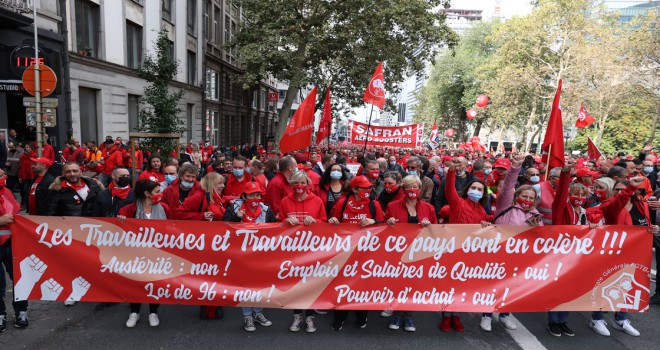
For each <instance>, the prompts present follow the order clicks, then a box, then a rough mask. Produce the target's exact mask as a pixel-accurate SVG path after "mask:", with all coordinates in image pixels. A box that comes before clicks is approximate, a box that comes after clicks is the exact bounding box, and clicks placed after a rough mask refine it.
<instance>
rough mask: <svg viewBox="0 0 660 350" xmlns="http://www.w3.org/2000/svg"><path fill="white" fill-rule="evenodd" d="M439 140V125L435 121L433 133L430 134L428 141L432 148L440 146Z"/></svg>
mask: <svg viewBox="0 0 660 350" xmlns="http://www.w3.org/2000/svg"><path fill="white" fill-rule="evenodd" d="M438 141H439V137H438V125H437V124H436V123H435V122H433V128H431V134H430V135H429V142H428V144H429V147H431V149H434V148H436V147H438V144H439V142H438Z"/></svg>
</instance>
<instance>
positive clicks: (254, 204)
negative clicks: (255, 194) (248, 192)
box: [245, 198, 261, 210]
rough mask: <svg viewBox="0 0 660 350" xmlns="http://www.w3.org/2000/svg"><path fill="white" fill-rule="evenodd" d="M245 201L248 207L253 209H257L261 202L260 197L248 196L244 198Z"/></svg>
mask: <svg viewBox="0 0 660 350" xmlns="http://www.w3.org/2000/svg"><path fill="white" fill-rule="evenodd" d="M245 202H246V203H247V206H248V208H250V209H252V210H254V209H257V208H258V207H259V204H260V203H261V199H258V198H249V199H247V200H245Z"/></svg>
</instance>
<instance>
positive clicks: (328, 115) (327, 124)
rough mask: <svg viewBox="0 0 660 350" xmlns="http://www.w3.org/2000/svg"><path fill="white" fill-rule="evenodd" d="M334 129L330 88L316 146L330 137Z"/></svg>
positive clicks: (324, 105)
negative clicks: (331, 130)
mask: <svg viewBox="0 0 660 350" xmlns="http://www.w3.org/2000/svg"><path fill="white" fill-rule="evenodd" d="M331 128H332V110H331V109H330V88H329V87H328V91H327V92H326V93H325V101H324V102H323V113H322V114H321V123H319V131H318V132H317V133H316V144H317V145H318V144H319V143H321V141H323V139H324V138H326V137H328V136H330V129H331Z"/></svg>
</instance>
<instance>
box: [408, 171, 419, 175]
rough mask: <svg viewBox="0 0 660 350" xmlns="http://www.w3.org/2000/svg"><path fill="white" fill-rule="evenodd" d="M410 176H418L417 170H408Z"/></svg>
mask: <svg viewBox="0 0 660 350" xmlns="http://www.w3.org/2000/svg"><path fill="white" fill-rule="evenodd" d="M408 175H412V176H417V170H408Z"/></svg>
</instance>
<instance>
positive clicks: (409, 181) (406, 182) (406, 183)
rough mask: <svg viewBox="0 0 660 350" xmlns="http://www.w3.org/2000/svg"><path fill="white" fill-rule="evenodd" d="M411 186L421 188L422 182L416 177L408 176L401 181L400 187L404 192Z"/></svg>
mask: <svg viewBox="0 0 660 350" xmlns="http://www.w3.org/2000/svg"><path fill="white" fill-rule="evenodd" d="M412 185H417V187H418V188H422V180H421V179H420V178H419V176H417V175H408V176H406V177H404V178H403V180H401V187H402V188H403V189H404V190H407V189H409V188H410V187H412Z"/></svg>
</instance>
